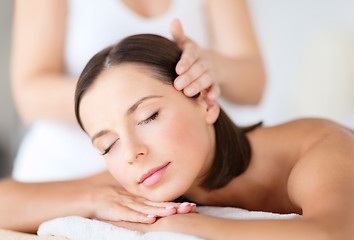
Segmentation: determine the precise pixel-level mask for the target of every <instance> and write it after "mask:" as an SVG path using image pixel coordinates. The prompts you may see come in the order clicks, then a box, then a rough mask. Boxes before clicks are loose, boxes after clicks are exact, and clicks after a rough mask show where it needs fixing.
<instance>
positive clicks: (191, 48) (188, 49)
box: [176, 41, 200, 75]
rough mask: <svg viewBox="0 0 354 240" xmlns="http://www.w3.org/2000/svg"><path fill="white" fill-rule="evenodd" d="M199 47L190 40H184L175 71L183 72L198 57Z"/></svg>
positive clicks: (179, 73)
mask: <svg viewBox="0 0 354 240" xmlns="http://www.w3.org/2000/svg"><path fill="white" fill-rule="evenodd" d="M199 56H200V49H199V47H198V46H197V45H196V44H195V43H194V42H192V41H188V42H186V44H185V45H184V48H183V52H182V55H181V59H180V60H179V61H178V62H177V65H176V73H177V74H178V75H182V74H184V73H185V72H186V71H187V70H189V69H190V67H191V66H192V65H193V64H194V63H195V62H196V61H197V60H198V59H199Z"/></svg>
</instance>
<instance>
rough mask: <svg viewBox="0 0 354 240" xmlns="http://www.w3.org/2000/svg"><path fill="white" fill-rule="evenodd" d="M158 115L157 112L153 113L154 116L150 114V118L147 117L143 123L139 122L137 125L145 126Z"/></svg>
mask: <svg viewBox="0 0 354 240" xmlns="http://www.w3.org/2000/svg"><path fill="white" fill-rule="evenodd" d="M158 115H159V112H155V113H154V114H152V115H151V116H150V117H148V118H147V119H145V120H144V121H141V122H139V123H138V125H142V124H147V123H149V122H151V121H152V120H155V119H156V118H157V116H158Z"/></svg>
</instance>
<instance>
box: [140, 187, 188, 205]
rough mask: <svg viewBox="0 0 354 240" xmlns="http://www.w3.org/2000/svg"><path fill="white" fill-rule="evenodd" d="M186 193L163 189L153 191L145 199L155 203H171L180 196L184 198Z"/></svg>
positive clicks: (173, 189) (174, 189)
mask: <svg viewBox="0 0 354 240" xmlns="http://www.w3.org/2000/svg"><path fill="white" fill-rule="evenodd" d="M185 192H186V191H185V190H179V191H178V190H177V189H176V188H163V189H157V190H155V191H154V190H152V191H151V192H148V193H146V194H145V196H143V197H145V198H147V199H149V200H150V201H154V202H171V201H173V200H175V199H177V198H179V197H180V196H182V195H183V194H184V193H185Z"/></svg>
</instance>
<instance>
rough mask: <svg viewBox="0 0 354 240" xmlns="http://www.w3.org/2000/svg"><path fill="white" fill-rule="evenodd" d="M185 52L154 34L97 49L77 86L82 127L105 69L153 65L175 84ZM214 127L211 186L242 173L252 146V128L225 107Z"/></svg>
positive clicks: (159, 75) (207, 183)
mask: <svg viewBox="0 0 354 240" xmlns="http://www.w3.org/2000/svg"><path fill="white" fill-rule="evenodd" d="M181 53H182V51H181V49H179V48H178V46H177V45H176V43H174V42H172V41H170V40H168V39H166V38H164V37H161V36H158V35H153V34H139V35H134V36H130V37H127V38H125V39H123V40H122V41H120V42H119V43H118V44H116V45H113V46H111V47H108V48H106V49H104V50H102V51H101V52H99V53H97V54H96V55H95V56H93V57H92V58H91V60H90V61H89V62H88V63H87V65H86V67H85V68H84V70H83V71H82V73H81V75H80V78H79V81H78V82H77V86H76V92H75V114H76V119H77V121H78V123H79V125H80V126H81V128H82V129H83V130H85V129H84V126H83V124H82V121H81V119H80V114H79V107H80V101H81V99H82V96H83V95H84V94H85V92H86V90H87V89H88V88H89V87H90V86H91V85H92V84H93V82H94V81H95V80H96V79H97V77H98V76H99V75H100V74H101V73H102V72H103V71H104V70H105V69H107V68H109V67H111V66H117V65H119V64H122V63H135V64H142V65H144V66H147V67H149V68H151V69H152V72H153V73H154V74H155V77H156V78H157V79H159V80H161V81H162V82H164V83H166V84H170V85H173V81H174V79H175V78H176V77H177V73H176V71H175V67H176V64H177V62H178V61H179V59H180V57H181ZM195 97H198V95H197V96H195ZM214 127H215V136H216V141H215V142H216V149H215V157H214V161H213V164H212V166H211V168H210V170H209V172H208V173H207V174H206V175H205V177H204V179H203V182H202V184H201V186H202V187H203V188H205V189H208V190H213V189H217V188H221V187H223V186H225V185H226V184H227V183H229V182H230V181H231V180H232V179H233V178H235V177H237V176H239V175H240V174H242V173H243V172H244V171H245V170H246V169H247V167H248V165H249V162H250V159H251V147H250V144H249V141H248V139H247V137H246V135H245V132H247V131H249V130H250V128H240V127H238V126H236V125H235V124H234V123H233V122H232V121H231V119H230V118H229V117H228V116H227V115H226V114H225V112H224V111H223V110H222V109H220V114H219V117H218V119H217V121H216V122H215V123H214Z"/></svg>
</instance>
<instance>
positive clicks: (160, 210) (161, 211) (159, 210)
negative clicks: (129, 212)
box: [127, 202, 178, 217]
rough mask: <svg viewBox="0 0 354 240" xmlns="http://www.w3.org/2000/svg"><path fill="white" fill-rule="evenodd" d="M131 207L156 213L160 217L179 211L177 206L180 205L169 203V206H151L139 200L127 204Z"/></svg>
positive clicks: (152, 213) (143, 211)
mask: <svg viewBox="0 0 354 240" xmlns="http://www.w3.org/2000/svg"><path fill="white" fill-rule="evenodd" d="M127 206H128V207H129V208H131V209H133V210H135V211H138V212H141V213H144V214H147V215H156V216H159V217H166V216H170V215H173V214H176V213H177V208H178V206H174V205H168V206H161V207H159V206H151V205H147V204H144V203H138V202H134V203H130V204H129V205H127Z"/></svg>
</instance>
